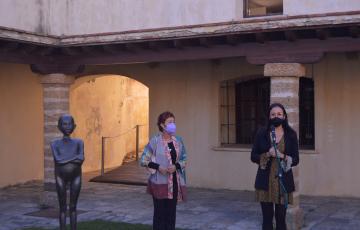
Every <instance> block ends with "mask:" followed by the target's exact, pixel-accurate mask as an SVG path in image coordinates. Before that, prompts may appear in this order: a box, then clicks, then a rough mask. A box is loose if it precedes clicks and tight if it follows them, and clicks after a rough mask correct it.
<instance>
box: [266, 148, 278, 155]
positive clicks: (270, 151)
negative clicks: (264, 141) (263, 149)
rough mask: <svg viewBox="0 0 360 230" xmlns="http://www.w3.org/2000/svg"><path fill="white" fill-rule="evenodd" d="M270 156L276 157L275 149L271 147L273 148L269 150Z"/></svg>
mask: <svg viewBox="0 0 360 230" xmlns="http://www.w3.org/2000/svg"><path fill="white" fill-rule="evenodd" d="M268 156H269V157H276V154H275V149H274V147H271V148H270V149H269V152H268Z"/></svg>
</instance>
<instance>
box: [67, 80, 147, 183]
mask: <svg viewBox="0 0 360 230" xmlns="http://www.w3.org/2000/svg"><path fill="white" fill-rule="evenodd" d="M70 112H71V114H73V116H74V118H75V120H76V123H77V128H76V130H75V132H74V137H78V138H81V139H83V140H84V144H85V162H84V165H83V172H84V173H85V174H86V173H88V172H94V173H92V174H91V175H92V176H90V177H94V176H99V175H102V174H103V173H104V172H107V177H109V175H110V174H111V172H112V174H111V175H112V176H111V175H110V177H112V178H110V179H111V180H109V178H106V179H108V182H116V181H117V180H130V181H131V179H134V180H135V181H137V180H139V178H137V179H136V178H132V177H136V175H131V173H125V174H127V176H128V178H122V177H121V176H123V174H124V173H121V175H120V177H121V178H120V177H119V175H118V174H119V173H118V171H114V170H117V169H118V168H119V167H120V166H122V165H124V166H123V167H122V168H124V167H125V166H126V167H129V164H132V170H130V171H133V170H134V169H133V168H134V167H137V165H138V164H137V162H135V161H136V159H137V157H136V155H139V151H141V150H142V149H143V147H144V146H145V144H146V143H147V141H148V135H149V134H148V132H149V131H148V120H149V89H148V87H146V86H145V85H144V84H142V83H140V82H139V81H136V80H134V79H131V78H128V77H125V76H121V75H113V74H101V75H88V76H84V77H81V78H78V79H77V80H76V81H75V83H74V84H73V86H72V87H71V89H70ZM137 147H138V148H137ZM136 152H137V154H136ZM124 163H128V164H127V165H125V164H124ZM114 172H115V174H116V173H117V174H116V175H114ZM141 176H142V177H143V176H144V175H141Z"/></svg>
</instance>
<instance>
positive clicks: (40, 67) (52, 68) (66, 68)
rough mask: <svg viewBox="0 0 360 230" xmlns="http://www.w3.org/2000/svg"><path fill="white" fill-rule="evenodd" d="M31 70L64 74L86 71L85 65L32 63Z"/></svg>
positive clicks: (40, 72)
mask: <svg viewBox="0 0 360 230" xmlns="http://www.w3.org/2000/svg"><path fill="white" fill-rule="evenodd" d="M30 68H31V71H32V72H34V73H39V74H51V73H63V74H72V75H74V74H79V73H81V72H83V71H84V69H85V67H84V65H72V64H66V65H59V64H45V63H41V64H32V65H30Z"/></svg>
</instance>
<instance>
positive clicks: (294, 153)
mask: <svg viewBox="0 0 360 230" xmlns="http://www.w3.org/2000/svg"><path fill="white" fill-rule="evenodd" d="M291 140H292V143H291V147H292V148H291V152H290V153H289V155H290V156H291V158H292V164H291V166H296V165H298V164H299V142H298V139H297V135H296V132H294V133H293V134H292V138H291Z"/></svg>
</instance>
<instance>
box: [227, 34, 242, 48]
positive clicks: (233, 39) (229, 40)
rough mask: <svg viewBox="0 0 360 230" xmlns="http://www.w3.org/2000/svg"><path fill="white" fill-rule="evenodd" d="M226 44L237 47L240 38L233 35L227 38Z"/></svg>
mask: <svg viewBox="0 0 360 230" xmlns="http://www.w3.org/2000/svg"><path fill="white" fill-rule="evenodd" d="M226 42H227V43H228V44H230V45H232V46H236V45H237V44H238V43H239V42H240V39H239V36H237V35H234V34H232V35H228V36H226Z"/></svg>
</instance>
